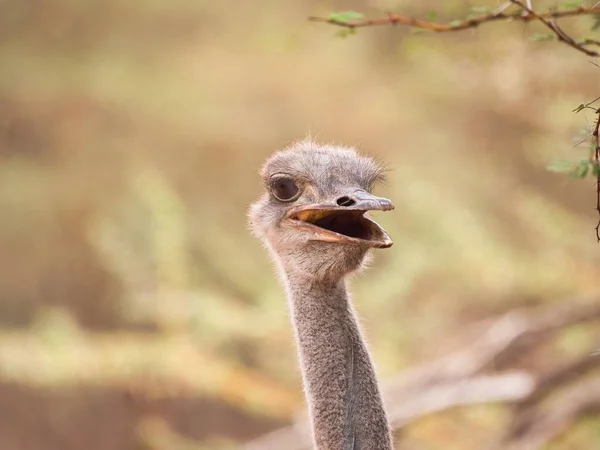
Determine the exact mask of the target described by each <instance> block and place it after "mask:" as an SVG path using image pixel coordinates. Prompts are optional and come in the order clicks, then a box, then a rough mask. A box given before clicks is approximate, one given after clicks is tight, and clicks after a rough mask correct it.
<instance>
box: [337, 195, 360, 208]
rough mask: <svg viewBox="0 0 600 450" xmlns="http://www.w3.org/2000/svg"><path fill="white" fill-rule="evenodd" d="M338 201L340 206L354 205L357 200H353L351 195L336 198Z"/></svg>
mask: <svg viewBox="0 0 600 450" xmlns="http://www.w3.org/2000/svg"><path fill="white" fill-rule="evenodd" d="M336 203H337V204H338V205H340V206H352V205H354V204H355V203H356V202H355V201H354V200H352V199H351V198H350V197H346V196H344V197H340V198H338V199H337V200H336Z"/></svg>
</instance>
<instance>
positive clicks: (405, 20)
mask: <svg viewBox="0 0 600 450" xmlns="http://www.w3.org/2000/svg"><path fill="white" fill-rule="evenodd" d="M509 3H512V0H510V1H509ZM503 7H504V5H502V6H501V7H500V8H499V12H492V13H489V14H484V15H481V16H478V17H473V18H471V19H466V20H461V21H458V22H456V23H455V22H452V23H450V24H441V23H435V22H427V21H424V20H419V19H415V18H414V17H407V16H401V15H399V14H394V13H390V14H388V15H387V16H386V17H381V18H377V19H360V20H349V21H345V20H339V19H336V18H334V17H315V16H311V17H309V18H308V20H310V21H312V22H322V23H327V24H330V25H334V26H338V27H343V28H349V29H354V28H363V27H372V26H380V25H397V24H402V25H409V26H412V27H415V28H422V29H424V30H429V31H435V32H437V33H443V32H448V31H460V30H466V29H468V28H475V27H477V26H479V25H481V24H483V23H487V22H496V21H521V22H531V21H533V20H540V19H546V20H549V19H560V18H563V17H573V16H585V15H591V14H597V13H600V5H595V6H593V7H591V8H588V7H583V6H582V7H579V8H574V9H568V10H563V11H547V12H543V13H536V15H535V16H532V15H531V14H523V12H522V11H517V12H513V13H504V12H502V11H503V10H504V9H503ZM497 11H498V10H497Z"/></svg>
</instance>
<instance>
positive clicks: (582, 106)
mask: <svg viewBox="0 0 600 450" xmlns="http://www.w3.org/2000/svg"><path fill="white" fill-rule="evenodd" d="M583 109H585V105H584V104H583V103H582V104H581V105H579V106H578V107H577V108H575V109H574V110H573V111H572V112H574V113H578V112H579V111H581V110H583Z"/></svg>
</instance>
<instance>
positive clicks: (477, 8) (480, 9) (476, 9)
mask: <svg viewBox="0 0 600 450" xmlns="http://www.w3.org/2000/svg"><path fill="white" fill-rule="evenodd" d="M489 10H490V7H489V6H485V5H483V6H471V11H473V12H474V13H477V14H485V13H487V12H489Z"/></svg>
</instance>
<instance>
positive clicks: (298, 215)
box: [286, 190, 394, 248]
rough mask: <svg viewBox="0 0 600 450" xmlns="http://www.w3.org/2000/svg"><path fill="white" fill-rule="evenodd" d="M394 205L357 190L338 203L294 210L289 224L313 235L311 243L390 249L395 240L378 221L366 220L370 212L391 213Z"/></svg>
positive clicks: (289, 217) (320, 204)
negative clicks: (333, 243) (345, 244)
mask: <svg viewBox="0 0 600 450" xmlns="http://www.w3.org/2000/svg"><path fill="white" fill-rule="evenodd" d="M392 209H394V204H393V203H392V202H391V201H390V200H388V199H386V198H382V197H376V196H374V195H372V194H370V193H368V192H366V191H362V190H357V191H355V192H354V193H352V195H349V196H346V197H341V198H340V199H338V201H337V203H334V204H330V203H315V204H310V205H302V206H298V207H296V208H292V209H291V210H290V211H289V212H288V214H287V216H286V218H287V219H288V221H289V223H290V224H291V225H292V226H294V227H296V228H300V229H302V230H305V231H309V232H310V233H311V234H312V237H311V238H310V239H311V240H315V241H326V242H338V243H349V244H359V245H365V246H367V247H374V248H388V247H391V246H392V244H393V243H394V242H393V241H392V238H391V237H390V236H389V235H388V234H387V233H386V232H385V230H384V229H383V228H381V226H379V225H378V224H377V223H376V222H375V221H373V220H371V219H369V218H368V217H365V214H366V213H367V212H369V211H390V210H392Z"/></svg>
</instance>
